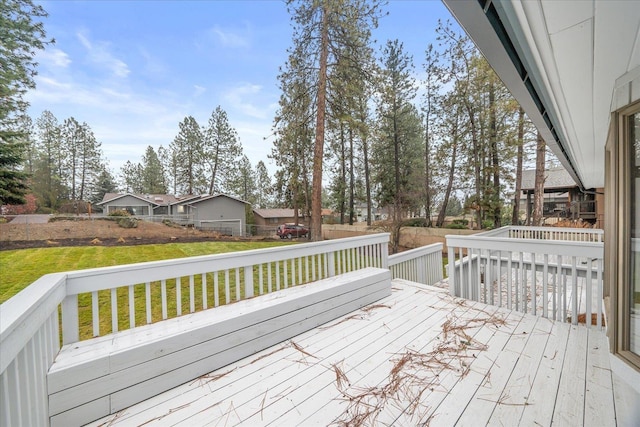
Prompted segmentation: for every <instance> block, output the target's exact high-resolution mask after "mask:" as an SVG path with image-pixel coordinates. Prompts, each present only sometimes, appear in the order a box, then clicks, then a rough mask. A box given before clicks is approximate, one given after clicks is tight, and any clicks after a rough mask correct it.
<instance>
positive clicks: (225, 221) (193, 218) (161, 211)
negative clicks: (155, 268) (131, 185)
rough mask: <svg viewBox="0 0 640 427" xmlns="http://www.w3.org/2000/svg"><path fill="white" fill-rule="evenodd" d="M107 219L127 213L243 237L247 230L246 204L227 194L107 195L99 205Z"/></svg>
mask: <svg viewBox="0 0 640 427" xmlns="http://www.w3.org/2000/svg"><path fill="white" fill-rule="evenodd" d="M98 205H99V206H102V209H103V212H104V214H105V215H108V214H110V213H112V212H114V211H117V210H125V211H127V212H129V213H130V214H131V215H135V216H137V217H146V218H148V219H150V220H154V219H157V220H160V219H164V218H170V219H172V220H173V221H175V222H178V223H180V224H183V225H193V226H194V227H196V228H199V229H202V230H212V231H218V232H220V233H221V234H225V235H232V236H242V235H244V231H245V226H246V213H245V206H247V205H248V203H247V202H245V201H244V200H240V199H237V198H235V197H232V196H229V195H226V194H216V195H212V196H185V197H176V196H173V195H170V194H149V195H142V194H130V193H127V194H114V193H109V194H105V196H104V198H103V200H102V201H101V202H100V203H98Z"/></svg>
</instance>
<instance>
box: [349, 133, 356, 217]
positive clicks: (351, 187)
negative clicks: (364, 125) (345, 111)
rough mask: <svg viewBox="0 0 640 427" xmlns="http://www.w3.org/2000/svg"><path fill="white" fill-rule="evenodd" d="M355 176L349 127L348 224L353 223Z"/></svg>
mask: <svg viewBox="0 0 640 427" xmlns="http://www.w3.org/2000/svg"><path fill="white" fill-rule="evenodd" d="M355 185H356V183H355V177H354V172H353V129H352V127H349V225H353V217H354V211H355V209H354V199H355V188H354V187H355Z"/></svg>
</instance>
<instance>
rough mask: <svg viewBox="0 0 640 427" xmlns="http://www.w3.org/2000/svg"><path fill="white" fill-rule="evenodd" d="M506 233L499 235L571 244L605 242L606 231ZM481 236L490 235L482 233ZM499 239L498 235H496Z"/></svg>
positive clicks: (539, 229)
mask: <svg viewBox="0 0 640 427" xmlns="http://www.w3.org/2000/svg"><path fill="white" fill-rule="evenodd" d="M503 229H506V233H504V232H501V233H500V234H499V235H500V236H504V237H510V238H512V239H538V240H567V241H571V242H603V241H604V231H603V230H601V229H597V228H567V227H521V226H507V227H502V228H499V229H498V230H503ZM479 235H480V236H487V235H488V234H485V233H480V234H479ZM494 236H495V237H498V236H497V235H494Z"/></svg>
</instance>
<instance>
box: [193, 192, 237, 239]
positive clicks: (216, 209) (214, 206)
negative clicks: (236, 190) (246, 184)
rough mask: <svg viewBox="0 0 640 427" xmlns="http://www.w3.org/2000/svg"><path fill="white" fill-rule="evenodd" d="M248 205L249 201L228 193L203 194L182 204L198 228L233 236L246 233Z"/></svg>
mask: <svg viewBox="0 0 640 427" xmlns="http://www.w3.org/2000/svg"><path fill="white" fill-rule="evenodd" d="M247 205H249V203H248V202H245V201H244V200H240V199H236V198H235V197H232V196H228V195H226V194H216V195H213V196H203V197H200V198H198V199H195V200H193V199H190V200H189V201H186V202H185V203H183V204H180V206H183V207H184V213H185V214H187V215H188V216H189V218H191V219H192V221H193V224H194V226H195V227H196V228H199V229H202V230H213V231H218V232H220V233H221V234H226V235H232V236H243V235H244V231H245V226H246V210H245V209H246V206H247Z"/></svg>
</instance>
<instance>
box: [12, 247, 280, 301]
mask: <svg viewBox="0 0 640 427" xmlns="http://www.w3.org/2000/svg"><path fill="white" fill-rule="evenodd" d="M283 244H288V242H200V243H168V244H161V245H141V246H111V247H103V246H84V247H59V248H38V249H19V250H15V251H0V303H3V302H4V301H6V300H8V299H9V298H11V297H12V296H13V295H15V294H17V293H18V292H20V291H21V290H22V289H24V288H25V287H26V286H28V285H29V284H30V283H32V282H34V281H35V280H36V279H38V278H39V277H40V276H42V275H44V274H48V273H55V272H60V271H70V270H81V269H86V268H95V267H105V266H111V265H122V264H131V263H136V262H145V261H157V260H163V259H173V258H184V257H189V256H196V255H211V254H219V253H226V252H236V251H244V250H249V249H261V248H270V247H274V246H282V245H283Z"/></svg>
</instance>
